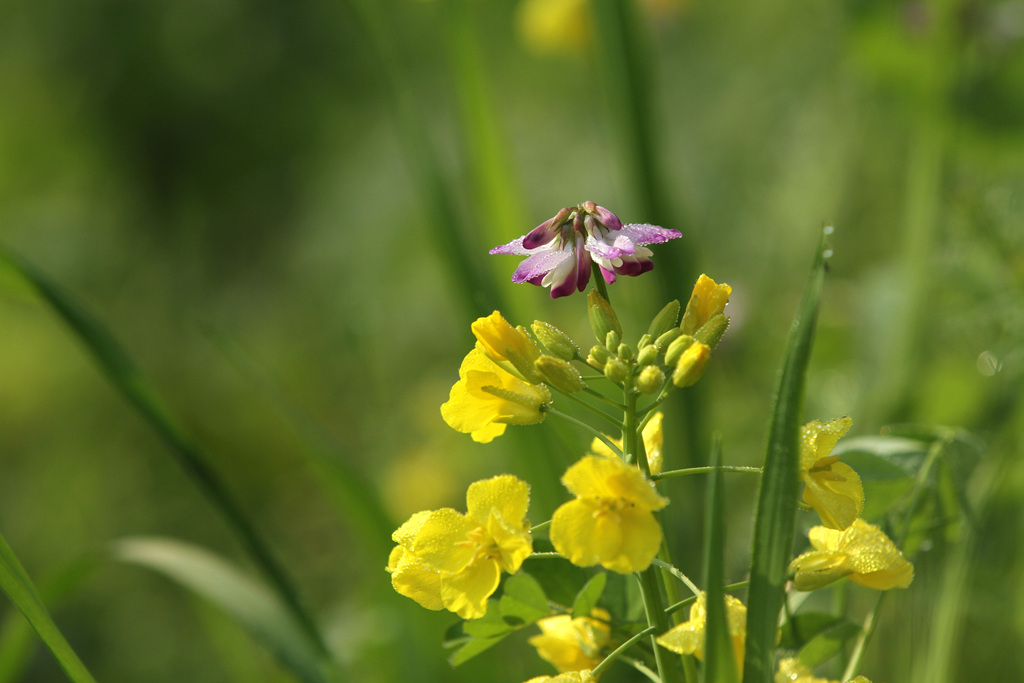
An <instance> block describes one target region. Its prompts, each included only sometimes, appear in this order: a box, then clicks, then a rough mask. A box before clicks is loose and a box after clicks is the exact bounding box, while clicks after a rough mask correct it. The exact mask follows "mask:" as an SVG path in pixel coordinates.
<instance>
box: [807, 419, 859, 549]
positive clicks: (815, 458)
mask: <svg viewBox="0 0 1024 683" xmlns="http://www.w3.org/2000/svg"><path fill="white" fill-rule="evenodd" d="M852 424H853V421H852V420H850V418H848V417H840V418H837V419H835V420H831V421H829V422H826V423H824V424H823V423H821V422H818V421H817V420H814V421H811V422H808V423H807V424H805V425H804V426H803V427H802V428H801V429H800V478H801V479H802V480H803V482H804V484H805V485H806V486H805V488H804V495H803V499H804V502H805V503H807V504H808V505H810V506H811V507H812V508H814V509H815V510H816V511H817V513H818V516H820V517H821V523H822V524H824V525H825V526H827V527H830V528H832V529H845V528H847V527H848V526H850V525H851V524H853V521H854V520H855V519H857V518H858V517H860V514H861V513H862V512H863V511H864V486H863V484H861V481H860V477H859V476H858V475H857V473H856V472H854V470H853V468H852V467H850V466H849V465H847V464H845V463H841V462H839V456H838V455H830V453H831V452H832V449H833V448H835V446H836V442H837V441H839V439H840V438H841V437H842V436H844V435H845V434H846V433H847V432H848V431H849V430H850V426H851V425H852Z"/></svg>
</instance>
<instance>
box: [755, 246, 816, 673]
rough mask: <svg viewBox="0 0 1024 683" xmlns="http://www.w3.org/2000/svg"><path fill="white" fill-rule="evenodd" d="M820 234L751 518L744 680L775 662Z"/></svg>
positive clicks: (795, 324)
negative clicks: (751, 531) (754, 515)
mask: <svg viewBox="0 0 1024 683" xmlns="http://www.w3.org/2000/svg"><path fill="white" fill-rule="evenodd" d="M830 232H831V228H826V229H825V230H824V232H823V234H822V236H821V242H820V243H819V245H818V248H817V251H816V252H815V255H814V265H813V266H811V276H810V280H809V281H808V283H807V288H806V289H805V290H804V297H803V301H802V302H801V303H800V309H799V312H798V313H797V317H796V320H795V321H794V322H793V327H792V329H791V330H790V333H789V340H788V342H787V344H786V355H785V359H784V361H783V365H782V372H781V373H780V375H779V384H778V388H777V389H776V391H775V397H774V402H773V403H774V404H773V406H772V417H771V423H770V424H769V427H768V444H767V452H766V453H765V459H764V470H763V474H762V475H761V487H760V490H759V492H758V498H757V517H756V518H755V520H754V544H753V552H752V558H751V567H750V592H749V593H748V600H747V603H748V604H747V644H746V651H745V655H744V662H745V663H744V667H743V668H744V671H743V683H769V682H770V681H771V678H772V668H773V667H774V662H775V634H776V632H777V631H778V625H779V611H780V610H781V609H782V602H783V600H784V599H785V592H784V591H785V583H786V575H787V569H788V566H789V561H790V555H791V553H792V549H793V527H794V525H795V523H796V508H797V493H798V490H797V489H798V487H797V484H798V479H799V466H800V455H799V434H800V419H801V412H802V409H803V397H804V383H805V376H806V374H807V365H808V363H809V362H810V358H811V349H812V347H813V345H814V329H815V325H816V323H817V319H818V304H819V302H820V300H821V289H822V285H823V282H824V279H825V257H826V247H825V240H826V238H827V236H828V234H829V233H830Z"/></svg>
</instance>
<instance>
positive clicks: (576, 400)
mask: <svg viewBox="0 0 1024 683" xmlns="http://www.w3.org/2000/svg"><path fill="white" fill-rule="evenodd" d="M559 393H561V394H562V395H563V396H565V397H566V398H568V399H569V400H570V401H573V402H574V403H578V404H579V405H581V406H583V407H584V408H586V409H587V410H589V411H590V412H592V413H594V414H595V415H597V416H598V417H601V418H603V419H605V420H607V421H608V422H610V423H611V424H612V426H613V427H617V428H619V429H622V423H621V422H619V421H618V420H616V419H615V418H614V417H612V416H611V415H609V414H608V413H606V412H604V411H603V410H601V409H600V408H598V407H597V406H593V405H591V404H589V403H587V402H586V401H584V400H582V399H581V398H580V397H579V396H576V395H575V394H569V393H566V392H564V391H560V392H559Z"/></svg>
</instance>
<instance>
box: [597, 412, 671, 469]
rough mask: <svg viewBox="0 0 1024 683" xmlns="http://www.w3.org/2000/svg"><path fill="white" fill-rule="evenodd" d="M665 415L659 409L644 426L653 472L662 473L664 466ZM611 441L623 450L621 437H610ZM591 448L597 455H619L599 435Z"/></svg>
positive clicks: (645, 449)
mask: <svg viewBox="0 0 1024 683" xmlns="http://www.w3.org/2000/svg"><path fill="white" fill-rule="evenodd" d="M664 417H665V415H664V414H663V413H661V412H660V411H659V412H657V413H655V414H654V415H653V416H652V417H651V419H650V421H649V422H648V423H647V424H646V425H645V426H644V431H643V437H644V451H646V452H647V467H648V469H649V470H650V472H651V474H661V470H662V467H663V466H664V458H663V457H662V450H663V449H664V446H665V433H664V431H663V430H662V421H663V420H664ZM610 441H611V442H612V443H614V444H615V445H616V446H618V447H619V450H622V440H621V439H610ZM590 450H591V452H593V453H594V454H595V455H604V456H606V457H609V458H617V457H619V456H618V454H617V453H615V452H614V451H612V449H610V448H608V446H607V445H606V444H605V442H604V441H601V439H598V438H597V437H594V441H593V442H592V443H591V444H590Z"/></svg>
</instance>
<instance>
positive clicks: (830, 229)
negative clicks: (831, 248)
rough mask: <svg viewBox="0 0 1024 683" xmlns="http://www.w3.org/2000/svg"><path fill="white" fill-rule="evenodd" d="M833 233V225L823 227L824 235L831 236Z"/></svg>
mask: <svg viewBox="0 0 1024 683" xmlns="http://www.w3.org/2000/svg"><path fill="white" fill-rule="evenodd" d="M835 231H836V229H835V226H833V225H826V226H825V234H826V235H831V234H832V233H833V232H835Z"/></svg>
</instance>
